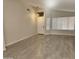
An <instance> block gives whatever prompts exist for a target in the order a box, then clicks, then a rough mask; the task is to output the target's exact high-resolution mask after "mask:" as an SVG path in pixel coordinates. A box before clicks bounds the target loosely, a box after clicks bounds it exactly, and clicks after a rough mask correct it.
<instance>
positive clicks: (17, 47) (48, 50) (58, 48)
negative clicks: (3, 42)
mask: <svg viewBox="0 0 79 59" xmlns="http://www.w3.org/2000/svg"><path fill="white" fill-rule="evenodd" d="M74 42H75V38H74V36H67V35H36V36H33V37H31V38H28V39H25V40H23V41H21V42H18V43H16V44H14V45H11V46H8V47H7V50H6V51H5V52H4V59H5V58H9V57H12V58H13V59H75V58H74V57H75V56H74V54H75V43H74Z"/></svg>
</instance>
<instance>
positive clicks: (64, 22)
mask: <svg viewBox="0 0 79 59" xmlns="http://www.w3.org/2000/svg"><path fill="white" fill-rule="evenodd" d="M74 24H75V18H74V17H59V18H52V19H50V18H46V30H74Z"/></svg>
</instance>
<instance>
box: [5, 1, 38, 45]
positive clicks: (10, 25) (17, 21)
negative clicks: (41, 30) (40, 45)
mask: <svg viewBox="0 0 79 59" xmlns="http://www.w3.org/2000/svg"><path fill="white" fill-rule="evenodd" d="M36 33H37V30H36V20H35V19H32V18H31V15H30V14H29V13H27V12H26V8H25V7H24V6H23V5H22V3H21V2H20V0H4V39H5V41H6V45H10V44H12V43H14V42H17V41H19V40H20V39H22V38H24V37H29V36H31V35H33V34H36Z"/></svg>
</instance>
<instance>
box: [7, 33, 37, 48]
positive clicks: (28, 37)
mask: <svg viewBox="0 0 79 59" xmlns="http://www.w3.org/2000/svg"><path fill="white" fill-rule="evenodd" d="M37 34H38V33H36V34H31V35H29V36H26V37H22V38H21V39H19V40H17V41H14V42H11V43H8V44H7V45H6V47H7V46H10V45H13V44H15V43H18V42H20V41H22V40H24V39H27V38H29V37H32V36H34V35H37Z"/></svg>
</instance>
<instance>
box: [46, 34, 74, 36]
mask: <svg viewBox="0 0 79 59" xmlns="http://www.w3.org/2000/svg"><path fill="white" fill-rule="evenodd" d="M49 34H52V35H70V36H75V34H63V33H45V35H49Z"/></svg>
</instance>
